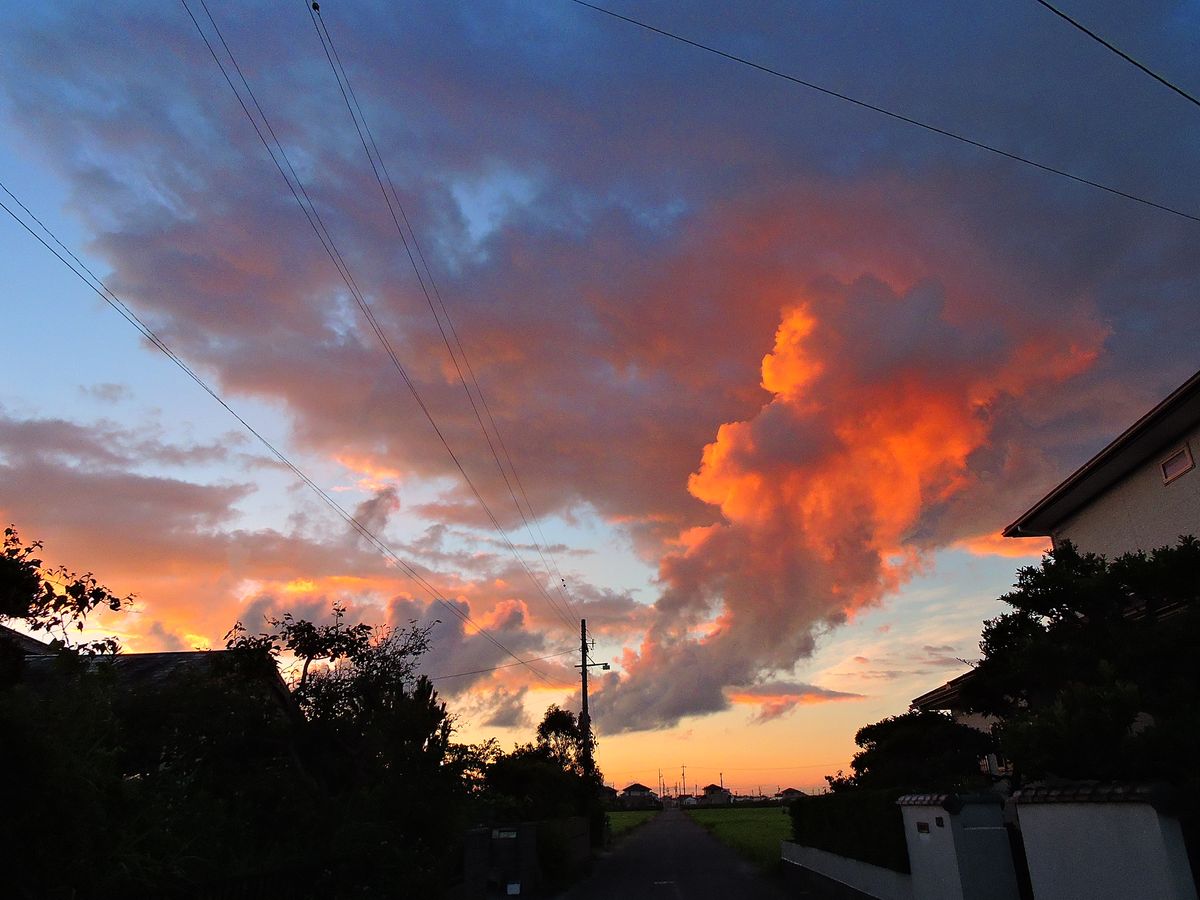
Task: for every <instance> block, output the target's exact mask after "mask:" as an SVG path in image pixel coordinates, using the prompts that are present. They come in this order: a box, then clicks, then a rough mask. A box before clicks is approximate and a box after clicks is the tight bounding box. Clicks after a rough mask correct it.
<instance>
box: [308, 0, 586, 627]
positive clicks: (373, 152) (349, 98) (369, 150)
mask: <svg viewBox="0 0 1200 900" xmlns="http://www.w3.org/2000/svg"><path fill="white" fill-rule="evenodd" d="M304 5H305V8H306V10H307V11H308V16H309V19H310V20H311V21H312V25H313V30H314V31H315V32H316V34H317V38H318V39H319V40H320V42H321V48H322V50H323V51H324V52H325V58H326V60H327V61H328V62H329V67H330V69H331V71H332V72H333V77H334V80H335V81H337V84H338V89H339V90H340V92H341V95H342V100H343V102H344V103H345V105H346V109H347V111H348V112H349V113H350V119H351V121H352V122H353V123H354V128H355V131H356V132H357V133H358V139H359V141H360V143H361V144H362V147H363V151H364V152H365V153H366V155H367V161H368V162H369V163H370V165H371V172H372V174H374V176H375V181H376V183H377V184H378V185H379V191H380V193H381V194H382V195H383V200H384V203H385V204H386V205H387V208H388V212H389V213H390V214H391V219H392V223H393V224H394V225H395V227H396V233H397V234H398V235H399V236H400V241H401V243H402V245H403V246H404V251H405V254H406V255H407V257H408V261H409V263H410V265H411V266H412V269H413V273H414V274H415V275H416V276H417V283H418V284H419V285H420V288H421V293H422V294H424V296H425V302H426V304H428V306H429V311H430V312H431V313H432V314H433V319H434V322H435V323H437V327H438V332H439V333H440V334H441V337H442V343H443V344H445V346H446V352H447V353H448V354H449V356H450V362H451V363H452V364H453V366H454V370H455V372H456V374H457V375H458V380H459V383H460V384H462V387H463V391H464V393H465V394H466V395H467V402H468V403H469V404H470V407H471V411H472V413H473V414H474V416H475V421H476V422H478V423H479V430H480V431H481V432H482V433H483V438H484V441H485V442H486V444H487V447H488V450H489V452H490V453H491V455H492V459H493V460H495V462H496V468H497V470H498V471H499V472H500V477H501V479H502V480H503V481H504V486H505V488H507V490H508V494H509V496H510V497H511V498H512V501H513V506H515V507H516V510H517V514H518V515H519V516H520V518H521V521H522V522H523V523H524V525H525V529H526V531H528V533H529V537H530V539H531V540H532V541H533V546H534V548H535V549H536V551H537V553H538V556H540V557H541V560H542V565H543V566H544V567H545V569H546V575H547V577H552V576H551V574H550V565H549V563H547V561H546V556H545V554H544V553H543V552H542V547H541V545H540V544H539V543H538V539H537V537H536V536H535V535H534V533H533V528H532V527H531V526H530V523H529V519H528V518H527V517H526V515H525V510H524V509H522V507H521V504H520V502H519V501H518V500H517V495H516V492H515V491H514V489H513V484H512V481H511V480H510V479H509V477H508V473H507V472H506V471H505V468H504V464H503V463H502V462H501V461H500V456H499V454H498V453H497V451H496V444H495V443H494V442H493V441H492V437H491V434H490V433H489V432H488V429H487V426H486V425H484V422H483V417H482V415H481V414H480V411H479V404H477V403H476V402H475V397H474V395H472V393H471V389H470V387H469V386H468V384H467V379H466V376H465V375H464V373H463V367H464V365H465V366H466V368H467V370H468V371H469V372H470V374H471V380H472V381H473V382H474V385H475V390H476V392H477V393H478V394H479V399H480V401H481V403H482V404H483V405H484V406H485V407H486V403H487V401H486V399H485V398H484V395H483V390H482V388H481V387H480V385H479V380H478V379H477V378H476V377H475V372H474V369H473V368H472V367H471V365H470V360H469V359H468V358H467V353H466V350H465V348H464V347H463V345H462V341H461V340H460V339H459V337H458V332H457V330H456V329H455V328H454V323H453V321H452V320H451V318H450V311H449V310H448V309H447V308H446V304H445V301H444V300H443V299H442V296H441V291H440V290H439V289H438V287H437V282H436V281H435V280H434V277H433V270H432V269H431V268H430V266H429V262H428V260H427V259H426V258H425V254H424V252H423V251H422V250H421V245H420V243H419V242H418V241H417V233H416V229H415V228H413V226H412V223H411V222H410V221H409V218H408V213H407V212H406V211H405V209H404V204H403V203H402V202H401V200H400V195H399V193H398V192H397V190H396V185H395V182H394V181H393V180H392V176H391V173H390V172H389V171H388V169H387V163H386V162H385V161H384V159H383V154H382V153H380V152H379V145H378V143H377V142H376V140H375V134H374V132H373V131H372V129H371V125H370V123H369V122H368V121H367V117H366V113H365V112H364V111H363V108H362V104H361V103H359V100H358V95H357V94H356V93H355V91H354V87H353V85H352V84H351V83H350V76H349V73H348V72H347V71H346V67H345V65H344V64H343V62H342V58H341V54H340V53H338V50H337V47H336V46H335V45H334V43H333V36H332V35H331V34H330V33H329V26H328V25H327V24H326V23H325V18H324V16H322V15H321V11H320V8H319V6H318V5H317V4H315V3H311V4H310V3H309V2H307V0H305V3H304ZM360 121H361V127H360V124H359V123H360ZM364 132H365V134H364ZM377 163H378V165H377ZM381 171H382V174H381ZM385 180H386V182H387V184H386V186H385V184H384V182H385ZM389 188H390V194H389ZM393 201H394V204H393ZM397 211H399V216H397ZM401 219H403V220H404V227H401V224H400V220H401ZM405 228H407V229H408V235H406V234H405ZM410 236H411V245H410V240H409V238H410ZM414 248H415V249H416V256H414V255H413V250H414ZM418 257H419V258H420V262H421V265H418V263H417V258H418ZM422 266H424V269H425V274H424V275H422V273H421V267H422ZM427 279H428V286H427V285H426V280H427ZM430 288H432V294H431V293H430ZM435 296H436V298H437V305H436V306H435V304H434V297H435ZM438 307H440V308H441V314H440V315H439V313H438ZM443 318H444V319H445V321H446V324H445V325H443V324H442V319H443ZM447 328H449V333H447ZM451 334H452V335H453V336H454V344H456V345H457V347H458V353H457V354H456V353H455V350H454V346H452V345H451V341H450V335H451ZM459 357H462V364H460V363H459ZM488 418H489V419H490V420H491V423H492V429H493V431H495V433H496V440H497V442H499V443H500V444H501V445H502V446H503V440H502V438H501V437H500V429H499V428H498V427H497V425H496V421H495V418H494V417H493V416H492V415H491V410H490V409H488ZM505 455H506V456H507V455H508V451H507V448H505ZM508 462H509V467H510V468H511V469H512V472H513V477H514V479H517V480H518V482H519V476H517V471H516V467H515V466H514V465H513V463H512V458H511V457H508ZM521 490H522V493H523V494H524V487H523V486H522V488H521ZM525 500H526V504H528V502H529V498H528V495H526V497H525ZM532 512H533V510H532V507H530V514H531V515H532ZM539 530H540V526H539ZM542 541H543V542H545V535H544V534H543V535H542ZM522 562H523V561H522ZM555 569H556V571H557V565H556V566H555ZM526 571H527V572H528V568H526ZM529 575H530V577H531V578H533V574H532V572H529ZM534 580H535V583H536V579H534ZM563 581H564V579H562V573H561V572H559V582H563ZM538 587H539V589H540V588H541V586H540V585H538ZM562 593H563V595H564V600H565V601H566V606H567V610H568V612H567V613H564V612H563V611H562V609H560V608H559V607H558V605H557V604H556V603H555V602H554V600H553V599H552V597H551V596H550V595H549V593H548V592H547V591H545V590H542V594H543V596H544V597H545V598H546V602H547V603H548V604H549V606H550V607H551V608H552V609H553V610H554V612H555V613H556V614H558V616H559V617H560V618H562V619H563V621H564V622H565V623H566V624H568V625H571V626H572V627H573V623H572V621H571V617H570V615H569V613H571V612H573V610H572V609H571V604H570V599H569V597H567V595H566V592H565V591H562Z"/></svg>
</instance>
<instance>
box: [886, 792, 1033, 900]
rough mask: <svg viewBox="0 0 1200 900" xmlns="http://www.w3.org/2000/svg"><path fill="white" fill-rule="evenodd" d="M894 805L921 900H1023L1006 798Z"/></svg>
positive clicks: (947, 797)
mask: <svg viewBox="0 0 1200 900" xmlns="http://www.w3.org/2000/svg"><path fill="white" fill-rule="evenodd" d="M896 803H897V804H898V805H899V806H900V811H901V812H902V813H903V816H904V836H905V840H906V841H907V843H908V860H909V864H910V866H911V868H912V891H913V896H914V897H920V898H921V900H1019V898H1020V891H1019V889H1018V887H1017V875H1016V871H1015V869H1014V867H1013V857H1012V849H1011V846H1010V844H1009V839H1008V831H1007V829H1005V827H1004V799H1003V798H1002V797H1000V796H999V795H998V794H962V795H960V794H909V795H907V796H905V797H901V798H900V799H899V800H897V801H896Z"/></svg>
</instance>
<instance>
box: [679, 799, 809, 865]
mask: <svg viewBox="0 0 1200 900" xmlns="http://www.w3.org/2000/svg"><path fill="white" fill-rule="evenodd" d="M687 814H688V815H689V816H691V817H692V819H694V820H695V821H696V822H699V823H700V824H701V825H703V826H704V827H705V828H707V829H708V830H709V831H710V832H712V835H713V837H715V838H716V839H717V840H719V841H720V842H721V843H722V844H727V845H728V846H730V847H732V848H733V849H734V850H736V851H737V852H738V853H740V854H741V855H742V856H744V857H746V858H747V859H749V860H750V861H751V862H753V863H754V864H755V865H757V866H758V867H759V868H760V869H762V870H763V871H764V872H775V871H778V869H779V842H780V841H783V840H790V839H791V837H792V820H791V819H790V818H789V817H788V816H787V814H786V810H785V809H783V808H780V807H769V808H767V809H738V808H737V807H729V808H725V809H689V810H687Z"/></svg>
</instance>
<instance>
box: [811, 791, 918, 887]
mask: <svg viewBox="0 0 1200 900" xmlns="http://www.w3.org/2000/svg"><path fill="white" fill-rule="evenodd" d="M902 793H903V792H902V791H899V790H876V791H871V790H862V789H860V790H854V791H842V792H838V793H833V794H820V795H818V796H815V797H801V798H800V799H798V800H796V801H795V802H794V803H792V805H791V809H790V813H791V817H792V839H793V840H794V841H795V842H796V843H797V844H803V845H804V846H806V847H815V848H817V849H818V850H826V851H828V852H829V853H836V854H837V855H838V856H848V857H850V858H851V859H857V860H859V861H861V862H865V863H871V864H872V865H876V866H883V867H885V868H888V869H892V870H894V871H896V872H908V871H909V868H908V845H907V843H906V842H905V839H904V819H903V817H902V816H901V813H900V807H899V806H897V805H896V800H897V799H898V798H899V797H900V796H901V794H902Z"/></svg>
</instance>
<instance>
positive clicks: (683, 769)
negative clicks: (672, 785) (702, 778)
mask: <svg viewBox="0 0 1200 900" xmlns="http://www.w3.org/2000/svg"><path fill="white" fill-rule="evenodd" d="M679 768H680V770H681V771H682V772H683V792H684V794H687V766H680V767H679Z"/></svg>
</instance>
